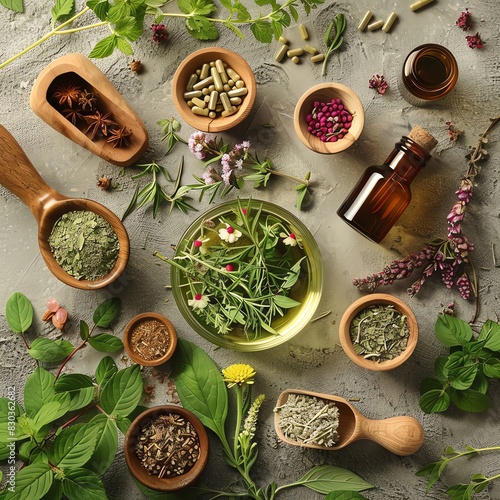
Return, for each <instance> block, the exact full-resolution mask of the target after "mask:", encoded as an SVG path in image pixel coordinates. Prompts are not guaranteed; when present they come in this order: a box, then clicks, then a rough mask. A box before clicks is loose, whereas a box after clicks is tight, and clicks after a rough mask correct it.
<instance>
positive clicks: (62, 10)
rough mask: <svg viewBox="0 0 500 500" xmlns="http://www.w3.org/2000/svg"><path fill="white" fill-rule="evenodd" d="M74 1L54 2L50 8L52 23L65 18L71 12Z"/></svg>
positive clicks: (58, 0) (57, 0) (61, 0)
mask: <svg viewBox="0 0 500 500" xmlns="http://www.w3.org/2000/svg"><path fill="white" fill-rule="evenodd" d="M74 4H75V1H74V0H56V4H55V5H54V7H52V10H51V14H52V21H53V22H56V21H57V20H58V19H59V18H61V17H64V16H67V15H68V14H70V13H71V11H72V10H73V6H74Z"/></svg>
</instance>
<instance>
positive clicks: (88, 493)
mask: <svg viewBox="0 0 500 500" xmlns="http://www.w3.org/2000/svg"><path fill="white" fill-rule="evenodd" d="M62 489H63V493H64V494H65V495H66V496H67V497H68V498H71V499H82V500H83V499H85V500H108V497H107V496H106V491H105V490H104V486H103V484H102V481H101V480H100V479H99V476H98V475H97V474H96V473H95V472H92V471H90V470H87V469H83V468H76V469H69V470H67V471H65V477H64V480H63V483H62Z"/></svg>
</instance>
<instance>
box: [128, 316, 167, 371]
mask: <svg viewBox="0 0 500 500" xmlns="http://www.w3.org/2000/svg"><path fill="white" fill-rule="evenodd" d="M148 320H156V321H159V322H160V323H162V324H163V325H164V326H165V328H166V329H167V331H168V334H169V338H170V340H169V345H168V348H167V352H166V353H165V354H164V355H163V356H161V357H160V358H156V359H152V360H147V359H145V358H144V357H142V356H141V354H140V353H138V352H136V351H134V350H133V348H132V344H131V340H132V332H133V331H134V329H135V328H136V327H137V325H139V323H141V322H143V321H148ZM123 343H124V345H125V350H126V351H127V355H128V357H129V358H130V359H131V360H132V361H135V362H136V363H138V364H139V365H142V366H159V365H162V364H163V363H165V362H167V361H168V360H169V359H170V358H171V357H172V354H174V352H175V348H176V347H177V332H176V331H175V327H174V325H173V324H172V322H171V321H170V320H168V319H167V318H165V316H162V315H161V314H156V313H153V312H147V313H142V314H138V315H137V316H135V317H134V318H132V319H131V320H130V321H129V323H128V324H127V326H126V327H125V331H124V333H123Z"/></svg>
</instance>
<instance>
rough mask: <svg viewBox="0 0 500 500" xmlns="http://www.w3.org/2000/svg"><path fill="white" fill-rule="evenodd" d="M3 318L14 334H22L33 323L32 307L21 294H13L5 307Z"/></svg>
mask: <svg viewBox="0 0 500 500" xmlns="http://www.w3.org/2000/svg"><path fill="white" fill-rule="evenodd" d="M5 318H6V319H7V323H9V326H10V329H11V330H12V331H13V332H14V333H24V332H25V331H26V330H28V328H29V327H30V326H31V323H32V322H33V306H32V305H31V302H30V301H29V300H28V298H27V297H26V296H25V295H23V294H22V293H21V292H15V293H13V294H12V295H11V296H10V298H9V300H8V301H7V304H6V306H5Z"/></svg>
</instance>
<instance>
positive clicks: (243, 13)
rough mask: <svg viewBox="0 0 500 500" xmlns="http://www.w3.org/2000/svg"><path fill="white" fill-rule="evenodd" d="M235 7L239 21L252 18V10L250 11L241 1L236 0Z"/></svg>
mask: <svg viewBox="0 0 500 500" xmlns="http://www.w3.org/2000/svg"><path fill="white" fill-rule="evenodd" d="M233 8H234V9H235V10H236V12H237V13H238V16H237V20H238V21H248V20H249V19H250V18H251V16H250V12H248V9H247V8H246V7H245V6H244V5H243V4H242V3H241V2H238V0H236V1H235V2H234V4H233Z"/></svg>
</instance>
